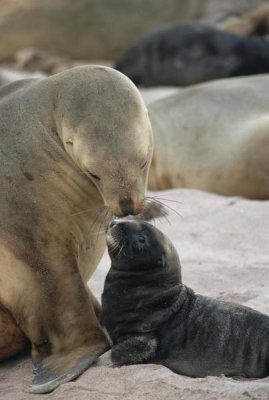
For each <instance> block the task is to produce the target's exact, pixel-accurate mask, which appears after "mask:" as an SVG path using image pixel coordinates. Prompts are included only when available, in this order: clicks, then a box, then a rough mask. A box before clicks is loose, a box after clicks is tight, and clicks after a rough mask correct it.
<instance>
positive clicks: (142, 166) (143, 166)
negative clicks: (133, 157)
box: [140, 160, 148, 169]
mask: <svg viewBox="0 0 269 400" xmlns="http://www.w3.org/2000/svg"><path fill="white" fill-rule="evenodd" d="M147 163H148V160H147V161H145V162H144V164H143V165H141V167H140V169H144V168H145V166H146V165H147Z"/></svg>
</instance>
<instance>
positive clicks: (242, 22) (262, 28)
mask: <svg viewBox="0 0 269 400" xmlns="http://www.w3.org/2000/svg"><path fill="white" fill-rule="evenodd" d="M222 29H223V30H226V31H227V32H232V33H235V34H237V35H242V36H252V35H254V36H255V35H256V36H264V35H268V34H269V3H268V2H266V3H263V4H261V5H260V6H259V7H257V8H255V9H253V10H251V11H249V12H247V13H245V14H243V15H241V16H238V17H235V18H231V19H230V20H228V21H226V22H224V23H223V24H222Z"/></svg>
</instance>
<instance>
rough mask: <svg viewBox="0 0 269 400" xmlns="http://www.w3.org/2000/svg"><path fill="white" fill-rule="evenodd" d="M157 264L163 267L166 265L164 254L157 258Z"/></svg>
mask: <svg viewBox="0 0 269 400" xmlns="http://www.w3.org/2000/svg"><path fill="white" fill-rule="evenodd" d="M157 264H158V265H159V266H160V267H165V266H166V258H165V255H164V254H162V256H161V257H160V258H159V260H158V261H157Z"/></svg>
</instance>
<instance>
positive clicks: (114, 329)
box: [102, 220, 269, 378]
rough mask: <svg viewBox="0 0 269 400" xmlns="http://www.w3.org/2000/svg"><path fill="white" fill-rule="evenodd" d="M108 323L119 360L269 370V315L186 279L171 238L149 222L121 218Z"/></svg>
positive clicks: (112, 228)
mask: <svg viewBox="0 0 269 400" xmlns="http://www.w3.org/2000/svg"><path fill="white" fill-rule="evenodd" d="M107 244H108V251H109V255H110V258H111V262H112V265H111V268H110V270H109V272H108V275H107V277H106V280H105V286H104V292H103V295H102V303H103V323H104V325H105V327H106V329H107V331H108V333H109V335H110V338H111V340H112V342H113V347H112V360H113V362H114V363H115V364H118V365H123V364H137V363H158V364H163V365H165V366H166V367H168V368H170V369H171V370H173V371H175V372H177V373H180V374H184V375H188V376H192V377H204V376H207V375H220V374H225V375H227V376H242V377H248V378H262V377H265V376H268V375H269V317H268V316H266V315H264V314H262V313H259V312H257V311H255V310H252V309H251V308H248V307H243V306H241V305H238V304H234V303H228V302H223V301H218V300H214V299H211V298H209V297H205V296H201V295H197V294H195V293H194V292H193V290H192V289H190V288H188V287H187V286H185V285H183V284H182V281H181V267H180V262H179V258H178V255H177V252H176V250H175V248H174V246H173V245H172V243H171V241H170V240H169V239H168V238H167V237H166V236H165V235H164V234H163V233H162V232H160V231H159V230H158V229H156V228H155V227H154V226H153V225H151V224H150V223H148V222H143V221H135V220H133V221H132V220H127V221H126V220H114V221H112V222H111V223H110V225H109V227H108V230H107Z"/></svg>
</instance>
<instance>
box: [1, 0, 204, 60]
mask: <svg viewBox="0 0 269 400" xmlns="http://www.w3.org/2000/svg"><path fill="white" fill-rule="evenodd" d="M204 1H205V0H180V1H178V0H166V3H165V7H164V3H163V0H147V1H144V0H128V1H126V0H76V1H75V2H74V1H73V0H46V2H45V3H44V1H43V0H24V1H23V2H22V1H21V0H12V1H10V0H1V9H0V36H1V43H0V60H6V59H10V58H12V56H13V55H14V53H15V52H16V51H17V50H19V49H21V48H24V47H37V48H39V49H41V50H46V51H53V52H56V53H59V54H60V55H62V56H70V57H73V58H75V59H88V60H89V59H95V60H96V59H97V60H98V59H99V60H100V59H105V60H111V59H115V58H116V57H118V56H119V55H120V54H121V52H122V51H124V50H126V49H127V47H128V46H129V44H130V43H131V42H132V41H133V40H135V39H136V37H138V36H139V35H142V34H143V33H145V32H147V31H149V30H151V29H154V28H156V27H158V26H160V25H165V24H168V23H173V22H180V21H188V20H189V19H193V18H196V17H197V16H198V15H199V13H200V11H201V8H202V6H203V4H204Z"/></svg>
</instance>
